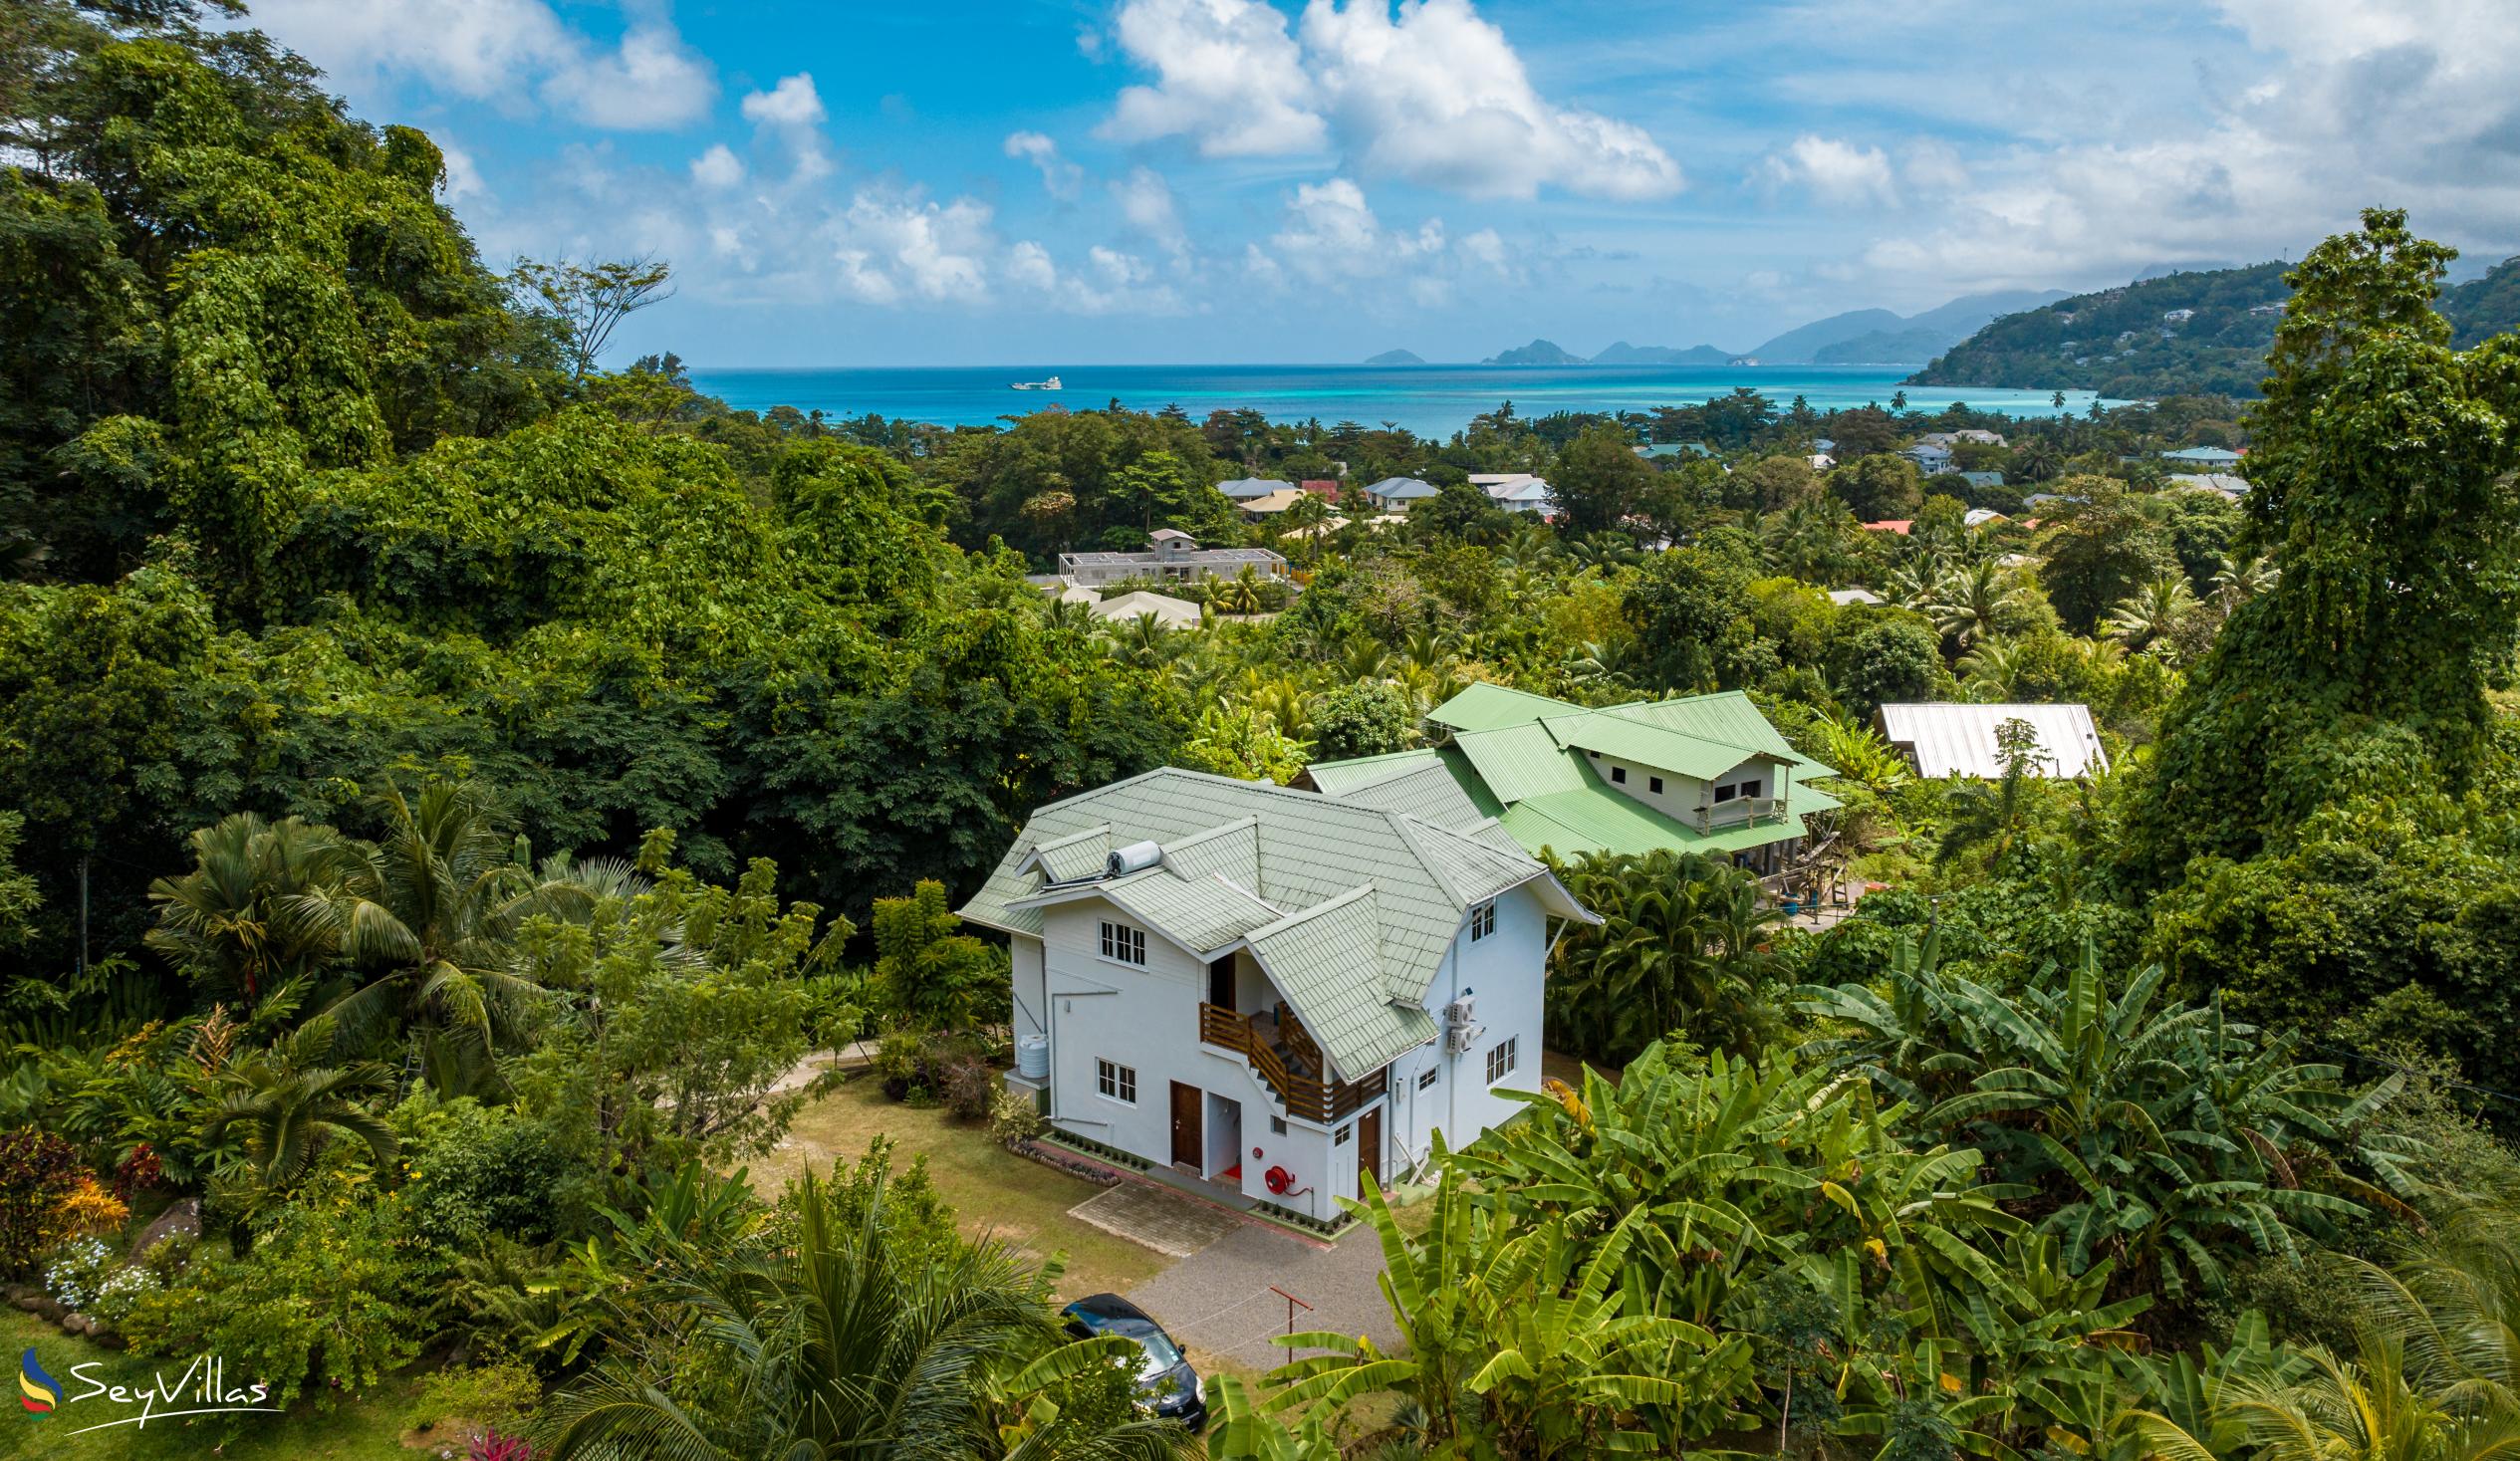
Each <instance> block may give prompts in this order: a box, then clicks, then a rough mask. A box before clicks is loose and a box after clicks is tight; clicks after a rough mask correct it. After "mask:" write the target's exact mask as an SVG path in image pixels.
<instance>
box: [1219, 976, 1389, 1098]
mask: <svg viewBox="0 0 2520 1461" xmlns="http://www.w3.org/2000/svg"><path fill="white" fill-rule="evenodd" d="M1278 1009H1279V1011H1280V1017H1279V1021H1278V1025H1277V1032H1278V1038H1279V1039H1280V1040H1281V1041H1283V1042H1285V1044H1286V1047H1287V1050H1288V1051H1289V1053H1291V1054H1293V1055H1295V1056H1296V1058H1297V1059H1299V1060H1306V1061H1309V1062H1310V1063H1311V1064H1312V1065H1313V1068H1314V1069H1315V1070H1322V1069H1325V1068H1324V1067H1323V1066H1322V1064H1321V1051H1320V1048H1319V1047H1317V1046H1315V1045H1314V1044H1313V1040H1312V1037H1311V1036H1310V1035H1308V1034H1306V1033H1305V1031H1304V1027H1303V1026H1302V1025H1300V1024H1298V1023H1296V1021H1295V1018H1294V1016H1293V1015H1292V1014H1291V1013H1287V1012H1286V1007H1285V1006H1284V1005H1280V1006H1279V1007H1278ZM1199 1043H1200V1044H1202V1045H1212V1046H1215V1047H1216V1048H1217V1049H1219V1050H1230V1051H1234V1052H1236V1053H1238V1054H1240V1055H1241V1056H1242V1058H1243V1059H1244V1060H1246V1061H1249V1062H1250V1063H1251V1069H1252V1071H1253V1072H1254V1073H1255V1074H1257V1075H1258V1076H1259V1077H1260V1084H1261V1085H1263V1086H1266V1087H1268V1088H1269V1094H1270V1095H1272V1096H1276V1097H1277V1098H1278V1101H1279V1103H1281V1104H1283V1105H1284V1106H1285V1107H1286V1112H1287V1114H1288V1115H1291V1116H1302V1117H1303V1118H1305V1119H1306V1120H1310V1121H1323V1122H1328V1121H1335V1120H1338V1119H1339V1118H1340V1117H1342V1116H1345V1115H1348V1114H1351V1113H1352V1112H1354V1111H1355V1110H1356V1109H1357V1107H1359V1106H1361V1105H1364V1104H1365V1103H1366V1102H1367V1101H1369V1100H1372V1099H1374V1098H1375V1097H1376V1096H1381V1095H1383V1094H1384V1092H1385V1091H1386V1090H1387V1089H1388V1088H1389V1082H1390V1071H1389V1069H1388V1068H1387V1067H1386V1068H1385V1069H1384V1070H1380V1071H1377V1072H1375V1073H1374V1074H1373V1075H1371V1076H1368V1077H1366V1078H1365V1079H1364V1080H1362V1081H1323V1080H1322V1079H1321V1078H1320V1077H1318V1076H1308V1075H1305V1074H1304V1073H1302V1072H1300V1071H1294V1070H1289V1069H1288V1068H1287V1064H1286V1062H1285V1061H1284V1060H1283V1059H1281V1058H1280V1057H1279V1055H1278V1053H1277V1050H1276V1048H1275V1047H1273V1046H1272V1045H1271V1044H1270V1042H1269V1041H1268V1039H1267V1038H1266V1037H1265V1036H1263V1035H1262V1033H1261V1032H1260V1031H1258V1030H1256V1029H1254V1028H1253V1027H1252V1023H1251V1020H1250V1018H1249V1017H1248V1016H1245V1015H1237V1014H1235V1013H1234V1012H1233V1011H1231V1010H1229V1009H1226V1008H1224V1007H1223V1006H1221V1005H1211V1004H1208V1003H1207V1002H1205V1001H1204V1000H1202V1001H1200V1003H1199Z"/></svg>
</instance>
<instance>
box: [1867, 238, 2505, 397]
mask: <svg viewBox="0 0 2520 1461" xmlns="http://www.w3.org/2000/svg"><path fill="white" fill-rule="evenodd" d="M2287 272H2288V266H2286V265H2283V264H2258V265H2253V266H2251V267H2249V268H2246V269H2206V270H2197V271H2192V272H2182V273H2177V274H2165V275H2162V276H2160V277H2158V278H2153V279H2142V280H2138V281H2136V282H2135V283H2133V284H2129V285H2126V286H2123V287H2121V288H2118V289H2107V290H2102V291H2100V292H2098V293H2095V294H2081V295H2076V296H2074V297H2073V298H2071V299H2064V300H2059V301H2057V302H2056V303H2055V304H2052V305H2048V306H2045V307H2043V308H2040V309H2036V310H2029V311H2025V312H2023V313H2021V314H2018V315H2006V316H2004V317H2003V318H2002V319H2000V320H1997V321H1995V322H1994V323H1993V324H1991V325H1988V326H1987V327H1985V328H1984V329H1982V330H1980V331H1978V332H1977V333H1976V334H1975V335H1972V336H1970V337H1969V338H1968V339H1966V340H1964V341H1962V342H1960V343H1959V344H1958V345H1955V346H1953V347H1951V349H1950V350H1948V351H1946V352H1944V353H1943V354H1942V355H1940V356H1938V357H1937V358H1936V359H1935V360H1934V361H1933V363H1932V364H1930V365H1926V366H1925V368H1923V369H1922V370H1919V371H1917V372H1916V373H1915V374H1913V375H1910V376H1909V377H1907V383H1908V384H1910V385H1988V386H2013V387H2019V388H2023V389H2029V390H2046V389H2050V388H2054V387H2060V386H2061V387H2063V388H2066V389H2069V390H2095V391H2098V392H2099V393H2101V394H2102V395H2105V396H2111V397H2115V398H2118V399H2128V400H2133V399H2146V398H2151V397H2156V396H2164V395H2192V394H2200V393H2202V394H2215V395H2229V396H2244V397H2245V396H2254V395H2256V394H2257V391H2258V379H2259V377H2260V376H2261V375H2263V374H2264V373H2265V369H2266V353H2267V351H2268V350H2269V348H2271V347H2272V346H2273V345H2274V343H2275V327H2276V324H2277V321H2278V318H2279V316H2280V312H2281V310H2282V307H2283V304H2284V300H2285V298H2286V296H2287V294H2288V293H2289V291H2288V290H2287V288H2286V286H2285V282H2284V281H2285V277H2286V275H2287ZM2435 308H2437V309H2438V310H2439V311H2440V313H2441V314H2442V316H2443V317H2445V318H2446V319H2448V320H2449V321H2450V323H2451V325H2452V326H2453V327H2454V331H2455V334H2454V339H2455V341H2456V343H2457V344H2459V345H2460V346H2471V345H2476V344H2479V343H2481V342H2483V341H2484V340H2485V339H2486V338H2487V337H2489V336H2494V335H2500V334H2503V333H2505V332H2507V331H2510V330H2512V329H2514V328H2520V258H2512V259H2505V260H2503V261H2502V262H2501V263H2499V264H2497V265H2495V266H2494V267H2493V268H2492V269H2491V270H2490V271H2488V272H2487V273H2486V274H2484V275H2483V276H2482V277H2480V278H2477V279H2471V280H2469V281H2467V282H2466V283H2464V284H2457V285H2452V286H2449V287H2448V288H2446V289H2444V290H2442V291H2441V295H2440V298H2439V300H2438V301H2437V302H2436V304H2435ZM2181 311H2184V312H2186V313H2184V314H2180V313H2179V312H2181Z"/></svg>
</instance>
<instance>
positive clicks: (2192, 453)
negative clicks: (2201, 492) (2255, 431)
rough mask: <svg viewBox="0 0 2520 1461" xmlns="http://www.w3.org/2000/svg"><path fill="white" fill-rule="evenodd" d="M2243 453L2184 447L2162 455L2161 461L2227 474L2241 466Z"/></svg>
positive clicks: (2223, 449) (2211, 447) (2206, 447)
mask: <svg viewBox="0 0 2520 1461" xmlns="http://www.w3.org/2000/svg"><path fill="white" fill-rule="evenodd" d="M2242 455H2243V454H2242V453H2240V452H2236V451H2232V450H2230V449H2228V448H2226V447H2220V446H2183V447H2180V448H2179V449H2178V450H2176V451H2165V452H2162V453H2161V460H2162V461H2163V462H2165V463H2167V464H2168V465H2170V466H2173V467H2186V468H2190V469H2192V470H2197V471H2205V472H2226V471H2229V470H2230V469H2231V468H2233V467H2236V466H2238V465H2239V464H2240V462H2241V458H2242Z"/></svg>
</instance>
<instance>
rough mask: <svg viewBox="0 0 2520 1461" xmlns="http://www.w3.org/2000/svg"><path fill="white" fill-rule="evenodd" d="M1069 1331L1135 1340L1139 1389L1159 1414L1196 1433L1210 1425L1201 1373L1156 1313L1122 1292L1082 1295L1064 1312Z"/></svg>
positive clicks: (1080, 1335)
mask: <svg viewBox="0 0 2520 1461" xmlns="http://www.w3.org/2000/svg"><path fill="white" fill-rule="evenodd" d="M1062 1312H1063V1314H1064V1315H1065V1317H1066V1319H1067V1321H1068V1333H1069V1334H1071V1335H1074V1336H1075V1337H1076V1338H1078V1339H1093V1338H1094V1337H1095V1336H1097V1335H1120V1336H1123V1337H1125V1338H1128V1339H1134V1340H1135V1341H1136V1343H1137V1347H1138V1349H1139V1350H1140V1351H1141V1352H1142V1355H1143V1357H1142V1358H1141V1359H1140V1360H1139V1362H1138V1366H1137V1388H1138V1389H1139V1390H1141V1391H1143V1392H1144V1394H1145V1397H1146V1403H1147V1404H1148V1405H1150V1406H1152V1407H1153V1409H1154V1412H1155V1414H1157V1415H1160V1416H1162V1417H1164V1418H1165V1419H1166V1420H1177V1421H1179V1422H1181V1423H1182V1424H1183V1425H1185V1426H1188V1427H1189V1428H1190V1429H1191V1430H1192V1431H1194V1432H1195V1431H1198V1430H1201V1429H1203V1428H1205V1426H1206V1425H1207V1397H1206V1395H1205V1394H1203V1393H1201V1391H1200V1389H1199V1377H1198V1371H1197V1370H1195V1369H1192V1368H1190V1361H1188V1360H1187V1359H1184V1358H1182V1357H1181V1346H1180V1345H1178V1344H1175V1343H1173V1342H1172V1337H1171V1336H1170V1335H1167V1334H1165V1333H1164V1332H1163V1326H1161V1325H1159V1324H1157V1323H1155V1322H1154V1319H1153V1317H1152V1316H1150V1315H1148V1314H1147V1313H1146V1311H1144V1310H1142V1309H1140V1308H1138V1307H1137V1306H1136V1305H1134V1304H1132V1303H1130V1302H1129V1301H1128V1300H1126V1299H1123V1298H1122V1297H1120V1296H1119V1295H1118V1294H1096V1295H1094V1296H1093V1297H1091V1298H1087V1299H1079V1300H1078V1301H1077V1302H1076V1303H1074V1304H1071V1305H1069V1306H1068V1307H1067V1309H1066V1310H1064V1311H1062Z"/></svg>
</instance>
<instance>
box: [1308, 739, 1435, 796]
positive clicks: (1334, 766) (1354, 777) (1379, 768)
mask: <svg viewBox="0 0 2520 1461" xmlns="http://www.w3.org/2000/svg"><path fill="white" fill-rule="evenodd" d="M1442 759H1443V753H1442V752H1441V751H1432V750H1428V751H1392V752H1390V753H1388V754H1386V755H1382V756H1358V757H1355V758H1353V759H1351V760H1347V761H1316V762H1314V763H1313V764H1312V765H1310V766H1307V767H1305V768H1304V774H1305V775H1306V776H1309V777H1311V778H1312V779H1313V785H1314V786H1317V787H1319V788H1321V790H1322V795H1324V796H1329V797H1344V796H1346V795H1348V794H1349V793H1350V792H1353V791H1355V790H1356V789H1357V788H1359V787H1370V786H1373V785H1374V784H1375V783H1377V782H1383V781H1388V780H1390V779H1391V778H1392V777H1395V776H1400V775H1403V774H1405V773H1407V772H1410V771H1414V770H1416V769H1417V768H1418V767H1420V766H1430V765H1433V764H1434V763H1435V762H1437V761H1440V760H1442Z"/></svg>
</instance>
